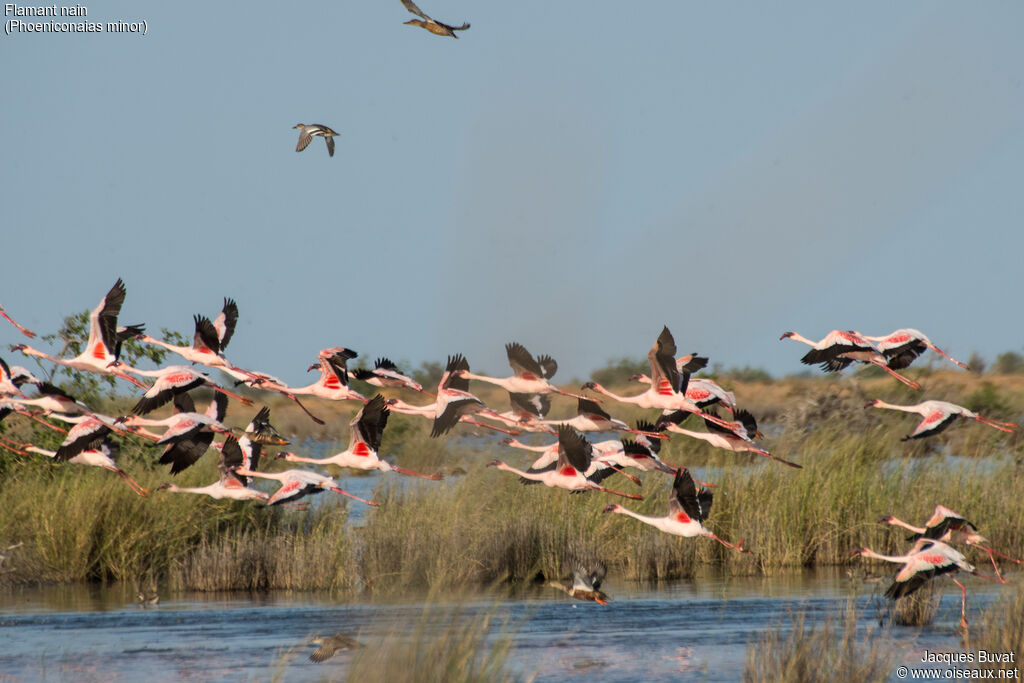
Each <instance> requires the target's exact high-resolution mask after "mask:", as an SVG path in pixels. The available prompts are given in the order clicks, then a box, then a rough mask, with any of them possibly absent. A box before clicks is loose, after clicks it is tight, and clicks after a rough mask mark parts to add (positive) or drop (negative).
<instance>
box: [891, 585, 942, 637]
mask: <svg viewBox="0 0 1024 683" xmlns="http://www.w3.org/2000/svg"><path fill="white" fill-rule="evenodd" d="M941 600H942V591H941V590H938V589H936V586H935V581H934V580H932V581H929V582H928V583H926V584H925V585H923V586H921V587H920V588H919V589H917V590H916V591H914V592H913V593H911V594H910V595H906V596H904V597H902V598H899V599H897V600H896V602H895V604H893V606H892V621H893V623H894V624H898V625H900V626H928V625H930V624H932V623H934V622H935V615H936V614H938V613H939V602H940V601H941Z"/></svg>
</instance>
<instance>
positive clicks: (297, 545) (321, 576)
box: [167, 501, 360, 593]
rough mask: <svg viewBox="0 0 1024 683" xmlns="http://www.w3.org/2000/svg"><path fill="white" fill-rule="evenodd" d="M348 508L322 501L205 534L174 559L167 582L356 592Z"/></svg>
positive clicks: (205, 587)
mask: <svg viewBox="0 0 1024 683" xmlns="http://www.w3.org/2000/svg"><path fill="white" fill-rule="evenodd" d="M347 519H348V514H347V512H346V509H345V508H344V504H343V503H340V502H334V501H331V502H326V501H325V502H324V503H323V504H321V505H317V506H315V507H314V508H313V509H312V510H310V511H309V512H308V514H303V513H298V512H289V513H286V514H285V516H284V517H283V518H282V519H281V520H280V522H279V523H278V524H272V525H266V526H262V527H259V528H251V529H242V530H239V531H237V532H235V533H229V534H224V535H221V536H215V537H207V538H204V539H203V540H202V541H201V542H200V543H199V545H198V546H197V547H195V548H194V549H193V550H191V551H190V552H189V553H188V554H186V555H185V556H183V557H182V558H180V559H179V560H178V561H177V562H175V564H174V566H172V567H171V568H170V569H169V571H168V577H167V578H168V584H169V585H170V587H171V588H174V589H179V590H200V591H219V590H247V591H262V590H326V591H332V592H335V593H339V592H340V593H355V592H356V591H357V590H358V588H359V586H360V581H359V577H358V574H357V572H356V566H355V561H354V555H353V548H352V546H353V538H352V534H351V533H350V530H349V529H348V528H347Z"/></svg>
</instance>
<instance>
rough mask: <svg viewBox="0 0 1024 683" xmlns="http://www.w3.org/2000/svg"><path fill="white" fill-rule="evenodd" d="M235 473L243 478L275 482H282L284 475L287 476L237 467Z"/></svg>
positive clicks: (281, 473) (282, 473)
mask: <svg viewBox="0 0 1024 683" xmlns="http://www.w3.org/2000/svg"><path fill="white" fill-rule="evenodd" d="M235 472H236V473H238V474H240V475H242V476H243V477H259V478H261V479H276V480H277V481H281V480H283V479H284V475H285V474H287V473H286V472H257V471H255V470H250V469H248V468H245V467H239V468H238V469H236V470H235Z"/></svg>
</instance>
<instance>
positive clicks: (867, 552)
mask: <svg viewBox="0 0 1024 683" xmlns="http://www.w3.org/2000/svg"><path fill="white" fill-rule="evenodd" d="M861 555H863V556H864V557H873V558H875V559H876V560H885V561H886V562H896V563H897V564H903V563H905V562H906V561H907V557H908V556H907V555H882V554H881V553H876V552H875V551H874V550H872V549H871V548H864V550H862V551H861Z"/></svg>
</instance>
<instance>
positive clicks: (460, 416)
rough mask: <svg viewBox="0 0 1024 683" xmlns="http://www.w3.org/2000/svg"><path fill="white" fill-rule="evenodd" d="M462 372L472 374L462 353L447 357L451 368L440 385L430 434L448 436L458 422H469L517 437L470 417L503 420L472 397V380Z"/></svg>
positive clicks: (447, 370)
mask: <svg viewBox="0 0 1024 683" xmlns="http://www.w3.org/2000/svg"><path fill="white" fill-rule="evenodd" d="M463 371H467V372H468V371H469V361H467V360H466V358H465V356H463V355H462V354H461V353H457V354H455V355H454V356H448V364H447V365H446V366H445V371H444V374H443V375H441V381H440V382H438V385H437V399H436V400H435V402H434V425H433V428H432V429H431V430H430V436H432V437H438V436H441V435H442V434H446V433H448V432H449V431H450V430H451V428H452V427H454V426H455V425H456V424H458V423H459V422H468V423H469V424H474V425H476V426H478V427H484V428H486V429H493V430H494V431H498V432H502V433H503V434H509V435H512V436H515V435H516V434H518V432H514V431H510V430H507V429H501V428H500V427H495V426H493V425H489V424H487V423H485V422H479V421H478V420H474V419H473V418H471V417H470V415H477V414H478V415H481V416H484V415H486V416H487V417H490V418H492V419H495V420H499V421H501V420H502V418H501V416H500V415H498V413H496V412H494V411H493V410H491V409H490V408H488V407H487V406H486V405H484V402H483V401H481V400H480V399H479V398H477V397H476V396H474V395H473V394H471V393H469V379H468V378H466V377H465V376H464V375H463Z"/></svg>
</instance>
